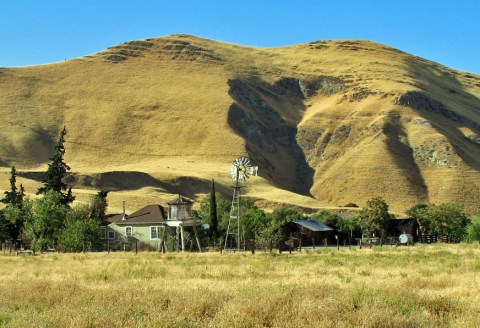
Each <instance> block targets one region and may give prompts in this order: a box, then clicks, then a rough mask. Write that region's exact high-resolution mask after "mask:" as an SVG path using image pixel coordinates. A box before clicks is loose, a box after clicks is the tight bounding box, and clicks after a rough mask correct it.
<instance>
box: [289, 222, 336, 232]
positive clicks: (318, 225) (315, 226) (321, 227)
mask: <svg viewBox="0 0 480 328" xmlns="http://www.w3.org/2000/svg"><path fill="white" fill-rule="evenodd" d="M293 223H295V224H298V225H301V226H302V227H305V228H307V229H309V230H311V231H333V229H332V228H330V227H329V226H327V225H325V224H323V223H322V222H319V221H317V220H297V221H293Z"/></svg>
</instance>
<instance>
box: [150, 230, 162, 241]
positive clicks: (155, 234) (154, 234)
mask: <svg viewBox="0 0 480 328" xmlns="http://www.w3.org/2000/svg"><path fill="white" fill-rule="evenodd" d="M159 235H160V234H159V227H150V239H159Z"/></svg>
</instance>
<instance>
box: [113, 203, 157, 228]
mask: <svg viewBox="0 0 480 328" xmlns="http://www.w3.org/2000/svg"><path fill="white" fill-rule="evenodd" d="M125 217H126V218H125V220H123V214H117V215H114V216H111V217H107V218H106V220H107V222H108V223H116V224H126V225H130V224H156V223H162V222H164V221H166V218H165V217H166V215H165V210H164V208H163V207H162V206H161V205H158V204H155V205H147V206H145V207H144V208H142V209H140V210H138V211H136V212H134V213H132V214H130V215H126V216H125Z"/></svg>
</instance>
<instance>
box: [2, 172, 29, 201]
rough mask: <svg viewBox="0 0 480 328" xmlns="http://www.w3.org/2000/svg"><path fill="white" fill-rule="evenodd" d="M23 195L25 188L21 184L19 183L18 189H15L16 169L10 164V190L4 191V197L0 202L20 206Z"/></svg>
mask: <svg viewBox="0 0 480 328" xmlns="http://www.w3.org/2000/svg"><path fill="white" fill-rule="evenodd" d="M24 195H25V190H24V189H23V186H22V185H20V189H19V190H17V171H16V170H15V166H12V170H11V171H10V191H5V197H4V198H3V199H2V200H1V202H2V203H4V204H7V205H8V204H11V205H15V206H21V205H22V201H23V197H24Z"/></svg>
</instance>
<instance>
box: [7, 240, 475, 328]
mask: <svg viewBox="0 0 480 328" xmlns="http://www.w3.org/2000/svg"><path fill="white" fill-rule="evenodd" d="M0 276H1V277H2V279H1V280H0V326H2V327H3V326H4V327H479V325H480V305H479V304H480V293H479V292H478V290H479V287H480V247H479V246H478V245H442V244H441V245H428V246H427V245H417V246H413V247H398V248H397V247H383V248H380V247H377V248H373V249H362V250H359V249H353V248H352V249H341V250H340V251H337V250H336V249H333V250H332V249H321V250H316V251H303V252H301V253H295V254H292V255H289V254H288V253H283V254H267V253H261V252H258V253H256V254H255V255H252V254H250V253H240V254H239V253H237V254H218V253H202V254H187V253H185V254H177V253H167V254H161V253H139V254H137V255H135V254H133V253H110V254H107V253H87V254H42V255H38V256H30V255H24V256H18V257H17V256H10V255H8V254H7V255H1V256H0Z"/></svg>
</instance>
